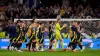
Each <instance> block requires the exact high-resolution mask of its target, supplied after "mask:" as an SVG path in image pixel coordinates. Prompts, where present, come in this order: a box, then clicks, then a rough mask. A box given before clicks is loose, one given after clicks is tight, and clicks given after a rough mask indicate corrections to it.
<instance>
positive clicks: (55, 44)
mask: <svg viewBox="0 0 100 56" xmlns="http://www.w3.org/2000/svg"><path fill="white" fill-rule="evenodd" d="M57 43H58V42H57V41H56V42H55V43H54V49H56V46H57Z"/></svg>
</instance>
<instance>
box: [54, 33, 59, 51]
mask: <svg viewBox="0 0 100 56" xmlns="http://www.w3.org/2000/svg"><path fill="white" fill-rule="evenodd" d="M58 39H59V38H58V36H57V35H56V40H55V43H54V50H55V51H56V47H57V43H58Z"/></svg>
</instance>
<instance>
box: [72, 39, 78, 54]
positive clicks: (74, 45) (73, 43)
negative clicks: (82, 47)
mask: <svg viewBox="0 0 100 56" xmlns="http://www.w3.org/2000/svg"><path fill="white" fill-rule="evenodd" d="M76 46H77V40H76V39H74V40H73V41H72V51H73V52H76V50H75V48H76Z"/></svg>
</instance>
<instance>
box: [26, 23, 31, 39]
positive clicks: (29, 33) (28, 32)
mask: <svg viewBox="0 0 100 56" xmlns="http://www.w3.org/2000/svg"><path fill="white" fill-rule="evenodd" d="M31 28H32V26H31V25H30V26H29V28H28V31H27V36H28V37H29V36H30V35H31Z"/></svg>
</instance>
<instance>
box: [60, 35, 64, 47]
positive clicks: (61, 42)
mask: <svg viewBox="0 0 100 56" xmlns="http://www.w3.org/2000/svg"><path fill="white" fill-rule="evenodd" d="M59 39H60V44H61V46H62V49H64V42H63V39H62V37H61V35H60V37H59Z"/></svg>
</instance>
